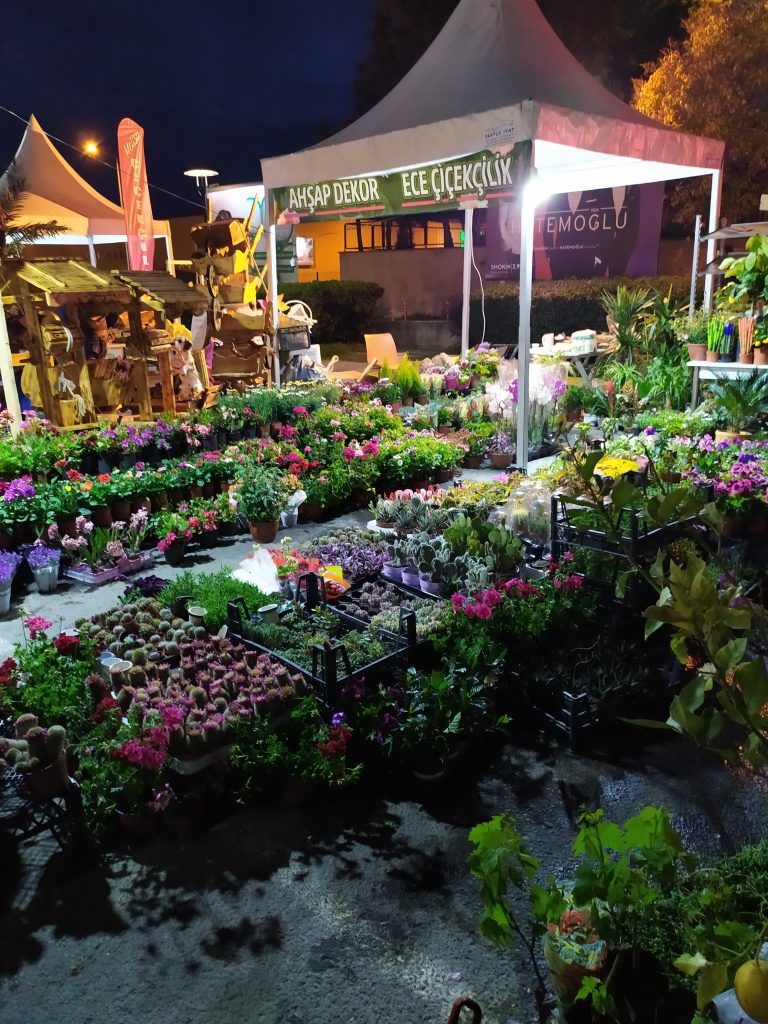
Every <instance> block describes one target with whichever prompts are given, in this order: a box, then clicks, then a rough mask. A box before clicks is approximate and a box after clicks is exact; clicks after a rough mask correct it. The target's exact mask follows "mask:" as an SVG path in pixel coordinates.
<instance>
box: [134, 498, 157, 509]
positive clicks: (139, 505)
mask: <svg viewBox="0 0 768 1024" xmlns="http://www.w3.org/2000/svg"><path fill="white" fill-rule="evenodd" d="M142 509H146V511H147V512H151V511H152V502H151V501H150V500H149V498H134V499H133V501H132V502H131V512H140V511H141V510H142Z"/></svg>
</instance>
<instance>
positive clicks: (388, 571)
mask: <svg viewBox="0 0 768 1024" xmlns="http://www.w3.org/2000/svg"><path fill="white" fill-rule="evenodd" d="M381 574H382V576H384V577H385V578H386V579H388V580H398V581H399V580H401V579H402V577H403V567H402V565H392V563H391V562H387V563H386V565H384V566H382V570H381Z"/></svg>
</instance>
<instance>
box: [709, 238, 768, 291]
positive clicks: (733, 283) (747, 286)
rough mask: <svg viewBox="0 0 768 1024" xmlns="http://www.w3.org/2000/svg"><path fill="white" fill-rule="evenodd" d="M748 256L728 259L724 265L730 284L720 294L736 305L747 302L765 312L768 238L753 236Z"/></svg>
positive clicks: (728, 257) (767, 285) (767, 277)
mask: <svg viewBox="0 0 768 1024" xmlns="http://www.w3.org/2000/svg"><path fill="white" fill-rule="evenodd" d="M746 249H747V255H746V256H738V257H736V256H726V258H725V259H724V260H723V262H722V263H721V264H720V269H721V270H723V271H725V277H726V284H725V285H724V286H723V288H722V289H721V290H720V292H719V293H718V294H720V295H724V296H726V297H727V299H728V300H729V301H730V302H732V303H736V302H743V301H744V300H745V299H746V300H747V301H748V303H749V304H750V305H752V306H753V307H754V308H757V309H762V307H763V305H764V303H765V302H766V301H768V237H766V236H765V235H753V236H752V237H751V238H748V239H747V242H746Z"/></svg>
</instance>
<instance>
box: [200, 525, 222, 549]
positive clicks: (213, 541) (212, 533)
mask: <svg viewBox="0 0 768 1024" xmlns="http://www.w3.org/2000/svg"><path fill="white" fill-rule="evenodd" d="M197 541H198V543H199V545H200V547H201V548H215V547H216V545H217V544H218V543H219V530H218V528H217V529H215V530H203V531H202V532H201V533H198V534H197Z"/></svg>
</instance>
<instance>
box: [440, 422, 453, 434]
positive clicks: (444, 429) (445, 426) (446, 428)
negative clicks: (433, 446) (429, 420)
mask: <svg viewBox="0 0 768 1024" xmlns="http://www.w3.org/2000/svg"><path fill="white" fill-rule="evenodd" d="M437 432H438V434H450V432H451V425H450V423H441V424H440V425H439V426H438V428H437Z"/></svg>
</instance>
